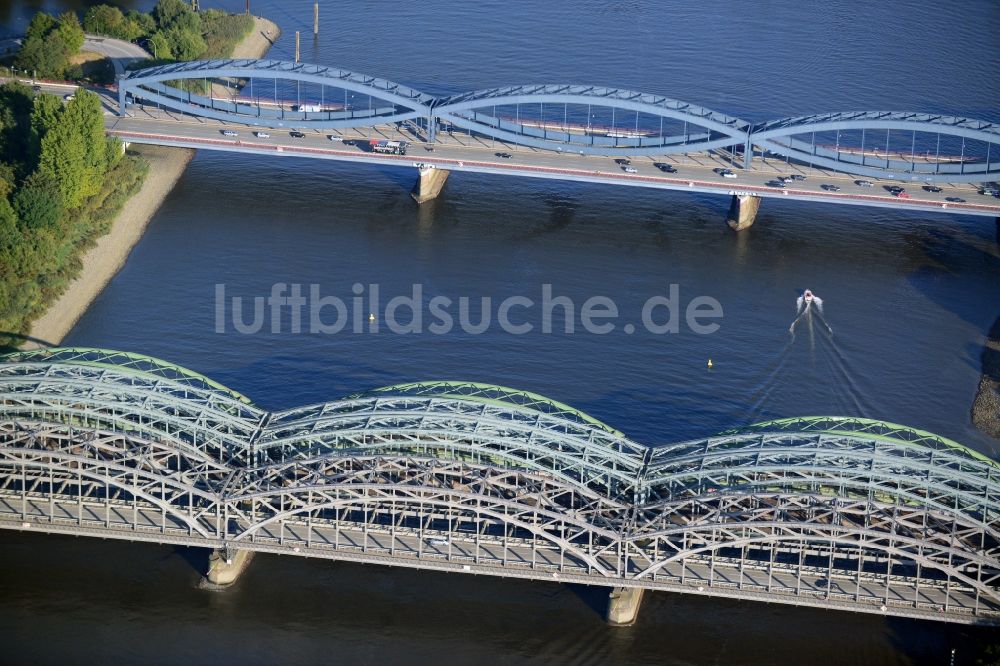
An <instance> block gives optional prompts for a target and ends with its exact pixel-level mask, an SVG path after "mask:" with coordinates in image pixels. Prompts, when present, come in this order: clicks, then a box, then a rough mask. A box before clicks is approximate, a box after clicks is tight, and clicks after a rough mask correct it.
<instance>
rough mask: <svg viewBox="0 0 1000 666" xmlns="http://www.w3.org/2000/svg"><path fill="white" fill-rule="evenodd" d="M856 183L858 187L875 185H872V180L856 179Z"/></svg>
mask: <svg viewBox="0 0 1000 666" xmlns="http://www.w3.org/2000/svg"><path fill="white" fill-rule="evenodd" d="M854 184H855V185H857V186H858V187H874V186H873V185H872V181H870V180H856V181H854Z"/></svg>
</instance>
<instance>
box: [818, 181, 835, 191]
mask: <svg viewBox="0 0 1000 666" xmlns="http://www.w3.org/2000/svg"><path fill="white" fill-rule="evenodd" d="M820 187H822V188H823V189H824V190H826V191H827V192H839V191H840V186H839V185H831V184H829V183H823V184H822V185H820Z"/></svg>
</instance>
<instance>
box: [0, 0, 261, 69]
mask: <svg viewBox="0 0 1000 666" xmlns="http://www.w3.org/2000/svg"><path fill="white" fill-rule="evenodd" d="M253 25H254V22H253V17H252V16H247V15H245V14H227V13H226V12H222V11H219V10H217V9H209V10H207V11H204V12H197V13H196V12H194V11H192V10H191V6H190V4H189V3H187V2H184V1H183V0H159V2H157V3H156V6H155V7H154V8H153V11H151V12H150V13H148V14H144V13H142V12H138V11H135V10H132V11H129V12H128V13H123V12H122V10H121V9H119V8H118V7H114V6H111V5H96V6H94V7H91V8H90V9H88V10H87V13H86V14H85V15H84V17H83V23H82V24H81V23H80V20H79V17H77V15H76V13H74V12H65V13H63V14H60V15H59V17H58V18H55V17H52V16H50V15H49V14H46V13H45V12H38V13H37V14H35V16H34V18H32V20H31V24H30V25H29V26H28V31H27V34H26V35H25V39H24V44H23V45H22V47H21V49H20V51H18V53H17V55H16V56H14V58H13V61H11V62H10V64H12V65H13V66H14V67H16V68H18V69H21V70H25V71H27V72H29V73H30V74H31V75H32V76H34V77H37V78H43V79H45V78H53V79H70V80H79V79H83V78H88V79H91V80H94V81H96V82H110V81H109V80H108V79H109V77H110V75H109V73H108V72H107V71H105V70H103V69H98V67H97V66H96V65H95V64H91V63H87V62H85V61H84V62H78V60H79V59H78V58H74V56H76V55H77V54H78V53H79V52H80V48H81V47H82V46H83V38H84V32H87V33H91V34H96V35H104V36H107V37H113V38H115V39H123V40H126V41H130V42H136V41H137V42H140V43H142V44H143V45H144V46H145V48H146V50H147V51H149V52H150V53H152V54H153V57H154V60H152V61H147V62H145V63H143V64H142V65H141V66H149V65H154V64H158V63H163V62H172V61H175V60H198V59H213V58H228V57H230V56H232V54H233V50H234V49H235V48H236V45H237V44H239V43H240V41H241V40H243V38H244V37H246V36H247V35H248V34H250V31H251V30H253Z"/></svg>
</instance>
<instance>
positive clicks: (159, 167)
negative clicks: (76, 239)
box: [23, 146, 194, 348]
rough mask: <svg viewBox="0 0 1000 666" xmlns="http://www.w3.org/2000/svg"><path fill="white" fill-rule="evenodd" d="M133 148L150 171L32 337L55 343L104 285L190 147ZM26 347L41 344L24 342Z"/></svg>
mask: <svg viewBox="0 0 1000 666" xmlns="http://www.w3.org/2000/svg"><path fill="white" fill-rule="evenodd" d="M135 150H136V152H137V153H139V154H140V155H141V156H142V158H143V159H145V160H146V161H147V162H149V173H147V174H146V179H145V180H144V181H143V183H142V187H141V188H140V189H139V191H138V192H136V194H135V195H134V196H133V197H132V198H131V199H129V200H128V201H127V202H125V205H124V206H123V207H122V210H121V212H120V213H118V216H117V217H115V220H114V222H112V224H111V229H110V230H109V231H108V233H106V234H105V235H104V236H101V237H100V238H99V239H98V240H97V244H96V245H94V247H92V248H91V249H90V250H88V251H87V253H86V254H84V255H83V257H82V262H83V268H82V270H81V271H80V274H79V275H78V276H77V277H76V279H75V280H73V281H72V282H71V283H70V285H69V287H68V288H67V289H66V291H65V292H64V293H63V295H62V296H60V297H59V298H58V299H57V300H56V301H55V302H54V303H52V304H51V305H50V306H49V308H48V310H46V311H45V314H43V315H42V316H41V317H39V318H38V319H36V320H35V321H34V322H33V323H32V324H31V337H32V338H34V339H36V340H41V341H45V342H47V343H49V344H53V345H54V344H59V342H60V341H62V339H63V338H64V337H65V336H66V334H67V333H69V331H70V329H72V328H73V325H74V324H76V322H77V320H78V319H80V317H81V316H83V313H84V312H86V310H87V308H88V307H90V304H91V302H93V300H94V299H95V298H97V296H98V294H100V293H101V291H103V290H104V287H105V286H107V284H108V282H110V281H111V278H113V277H114V276H115V273H117V272H118V271H119V270H121V267H122V266H124V265H125V260H126V259H128V255H129V253H130V252H131V251H132V248H133V247H134V246H135V244H136V243H138V242H139V239H140V238H142V234H143V232H144V231H145V230H146V225H147V224H149V220H150V219H152V217H153V214H154V213H156V211H157V210H158V209H159V207H160V204H162V203H163V200H164V199H166V198H167V195H168V194H170V191H171V190H172V189H173V188H174V184H175V183H176V182H177V180H178V179H179V178H180V177H181V174H183V173H184V169H185V168H186V167H187V164H188V162H190V161H191V158H192V157H194V151H193V150H188V149H186V148H161V147H159V146H136V147H135ZM23 346H24V347H27V348H31V347H37V346H41V345H40V344H39V343H35V342H28V343H25V345H23Z"/></svg>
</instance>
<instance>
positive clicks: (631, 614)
mask: <svg viewBox="0 0 1000 666" xmlns="http://www.w3.org/2000/svg"><path fill="white" fill-rule="evenodd" d="M643 592H645V590H644V589H642V588H641V587H616V588H613V589H612V590H611V593H610V594H609V595H608V618H607V619H608V624H610V625H611V626H612V627H627V626H629V625H632V624H635V620H636V618H637V617H639V605H640V604H641V603H642V594H643Z"/></svg>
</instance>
